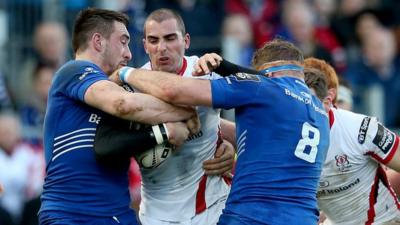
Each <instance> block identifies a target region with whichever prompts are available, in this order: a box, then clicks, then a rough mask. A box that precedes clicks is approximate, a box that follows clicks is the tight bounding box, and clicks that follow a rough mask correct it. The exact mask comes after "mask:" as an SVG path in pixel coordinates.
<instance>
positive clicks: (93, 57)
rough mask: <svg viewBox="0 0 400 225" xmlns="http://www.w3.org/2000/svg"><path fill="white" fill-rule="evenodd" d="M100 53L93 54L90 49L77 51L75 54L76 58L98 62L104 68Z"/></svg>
mask: <svg viewBox="0 0 400 225" xmlns="http://www.w3.org/2000/svg"><path fill="white" fill-rule="evenodd" d="M99 55H100V54H97V55H94V54H91V53H90V51H83V52H77V53H76V54H75V60H84V61H89V62H91V63H93V64H96V65H97V66H99V67H100V68H101V69H102V70H104V68H103V66H102V60H101V58H100V57H99Z"/></svg>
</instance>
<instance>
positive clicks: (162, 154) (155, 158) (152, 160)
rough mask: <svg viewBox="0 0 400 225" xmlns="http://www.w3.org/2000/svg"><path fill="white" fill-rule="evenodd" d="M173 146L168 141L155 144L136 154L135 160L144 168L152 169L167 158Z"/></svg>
mask: <svg viewBox="0 0 400 225" xmlns="http://www.w3.org/2000/svg"><path fill="white" fill-rule="evenodd" d="M172 150H173V146H172V145H170V144H169V143H164V144H159V145H156V146H155V147H154V148H151V149H149V150H146V151H144V152H142V153H141V154H138V155H136V157H135V158H136V161H137V163H138V164H139V166H140V167H142V168H144V169H154V168H156V167H158V166H159V165H161V164H162V163H164V162H165V160H167V159H168V158H169V157H170V156H171V154H172Z"/></svg>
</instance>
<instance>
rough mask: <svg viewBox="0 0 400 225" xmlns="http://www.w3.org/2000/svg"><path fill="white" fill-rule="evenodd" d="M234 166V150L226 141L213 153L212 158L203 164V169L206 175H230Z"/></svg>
mask: <svg viewBox="0 0 400 225" xmlns="http://www.w3.org/2000/svg"><path fill="white" fill-rule="evenodd" d="M234 164H235V149H234V148H233V146H232V144H231V143H229V142H228V141H226V140H223V142H222V143H221V144H220V146H219V147H218V149H217V150H216V151H215V154H214V158H213V159H208V160H206V161H204V162H203V169H204V172H205V174H207V175H228V176H232V175H231V171H232V168H233V165H234Z"/></svg>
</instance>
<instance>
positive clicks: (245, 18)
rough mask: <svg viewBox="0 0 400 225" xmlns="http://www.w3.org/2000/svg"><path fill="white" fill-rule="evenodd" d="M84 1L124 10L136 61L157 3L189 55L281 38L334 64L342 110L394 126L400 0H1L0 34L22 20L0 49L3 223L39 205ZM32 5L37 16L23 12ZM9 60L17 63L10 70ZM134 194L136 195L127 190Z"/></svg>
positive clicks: (25, 216) (232, 53) (398, 107)
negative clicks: (53, 90)
mask: <svg viewBox="0 0 400 225" xmlns="http://www.w3.org/2000/svg"><path fill="white" fill-rule="evenodd" d="M90 6H94V7H103V8H108V9H113V10H119V11H122V12H125V13H126V14H128V15H129V16H130V18H131V24H130V26H129V31H130V33H131V36H132V37H133V38H132V41H131V44H130V47H131V51H132V53H133V62H131V65H132V66H141V65H142V64H144V63H145V62H146V61H147V60H148V58H147V56H146V54H145V52H144V50H143V46H142V36H143V23H144V20H145V18H146V16H147V15H148V13H149V12H151V11H153V10H155V9H158V8H170V9H174V10H176V11H178V12H179V13H180V15H181V16H182V18H183V20H184V21H185V24H186V30H187V32H188V33H189V34H190V36H191V48H190V49H189V50H188V54H189V55H192V54H195V55H202V54H204V53H206V52H217V53H219V54H221V55H222V56H223V57H225V58H226V59H228V60H230V61H232V62H235V63H238V64H241V65H243V66H249V65H250V62H251V58H252V54H253V52H254V49H257V48H258V47H260V46H261V45H262V44H263V43H264V42H265V41H268V40H271V39H272V38H273V37H275V36H281V37H283V38H285V39H287V40H289V41H291V42H293V43H294V44H295V45H297V46H298V47H299V48H300V49H301V50H302V51H303V52H304V55H305V56H314V57H317V58H320V59H324V60H326V61H327V62H329V63H330V64H331V65H333V66H334V67H335V69H336V70H337V71H338V72H339V75H340V84H341V86H340V87H339V93H338V107H343V108H346V109H350V110H354V111H356V112H360V113H364V114H367V115H374V116H377V117H378V118H379V119H380V120H381V121H383V122H384V123H385V124H386V125H387V126H388V127H392V128H399V127H400V101H399V100H400V57H399V53H400V51H399V49H400V14H399V13H398V12H400V1H395V0H282V1H279V0H169V1H168V0H164V1H163V0H147V1H145V0H119V1H105V0H103V1H101V0H97V1H96V0H70V1H50V0H6V1H2V2H1V3H0V17H1V15H3V17H4V18H6V19H5V20H4V21H6V22H5V23H6V25H7V26H6V27H4V28H2V27H0V30H1V29H4V32H3V31H1V32H0V33H5V34H7V33H9V34H10V32H11V31H12V30H13V29H14V28H15V27H18V26H21V23H17V22H16V21H18V20H20V19H21V18H24V19H25V20H24V21H22V22H23V23H22V24H25V25H24V26H25V28H26V29H21V30H22V32H18V33H16V34H14V33H13V34H12V38H10V37H11V34H10V35H9V36H6V37H5V39H4V42H3V46H0V47H1V48H2V51H3V53H2V54H1V55H4V57H3V58H0V65H1V67H0V183H2V184H3V186H4V189H5V192H4V193H3V194H2V196H0V224H23V225H26V224H31V223H30V222H33V223H32V224H35V220H32V219H31V218H32V217H34V216H35V214H36V211H35V210H36V209H37V207H38V205H39V204H40V203H39V199H38V196H39V194H40V192H41V186H42V183H43V177H44V159H43V154H42V152H43V143H42V135H43V130H42V125H43V119H44V115H45V110H46V102H47V92H48V90H49V87H50V85H51V81H52V77H53V74H54V73H55V71H56V70H57V69H58V68H59V66H60V65H62V64H63V63H65V62H66V61H67V60H70V59H72V55H71V48H70V40H69V37H70V32H71V27H72V22H73V21H72V20H73V18H74V17H75V15H76V13H77V12H78V11H79V10H80V9H82V8H86V7H90ZM52 7H55V8H57V9H60V8H62V9H63V10H62V12H63V15H64V16H62V17H61V18H62V19H59V18H60V17H59V16H57V15H53V16H52V14H51V13H49V12H47V10H50V11H51V10H52ZM37 9H39V10H37ZM32 10H33V11H35V13H33V14H34V15H35V16H32V17H31V18H29V17H27V16H26V15H33V14H32V12H31V11H32ZM56 12H57V11H56ZM49 18H50V19H49ZM51 18H53V19H51ZM26 24H28V25H29V26H27V25H26ZM22 38H23V40H28V41H27V42H26V43H24V46H23V48H18V50H19V51H20V52H18V54H19V55H22V56H23V58H22V61H20V62H13V61H10V60H12V59H13V57H7V55H8V51H11V47H12V46H13V44H12V43H14V42H15V41H17V40H19V39H22ZM0 39H1V37H0ZM0 45H1V43H0ZM13 65H17V66H16V68H10V66H13ZM227 116H228V117H229V116H231V115H230V114H229V113H227ZM136 170H137V169H136ZM135 176H136V175H135V174H132V177H133V179H132V182H131V183H132V185H131V186H134V187H138V186H140V179H139V180H138V179H135ZM132 196H133V198H138V196H140V194H139V193H138V191H137V190H135V189H132Z"/></svg>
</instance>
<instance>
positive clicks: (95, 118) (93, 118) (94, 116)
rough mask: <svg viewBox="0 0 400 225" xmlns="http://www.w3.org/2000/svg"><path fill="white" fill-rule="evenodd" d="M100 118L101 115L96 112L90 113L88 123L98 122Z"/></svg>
mask: <svg viewBox="0 0 400 225" xmlns="http://www.w3.org/2000/svg"><path fill="white" fill-rule="evenodd" d="M100 120H101V116H99V115H97V114H95V113H92V114H90V116H89V122H90V123H96V124H99V122H100Z"/></svg>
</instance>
